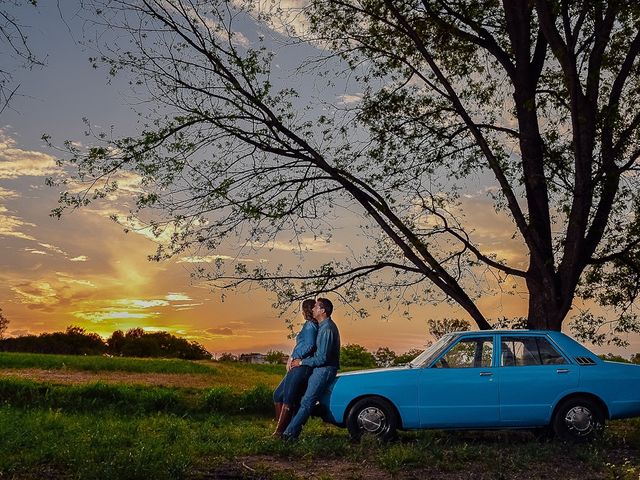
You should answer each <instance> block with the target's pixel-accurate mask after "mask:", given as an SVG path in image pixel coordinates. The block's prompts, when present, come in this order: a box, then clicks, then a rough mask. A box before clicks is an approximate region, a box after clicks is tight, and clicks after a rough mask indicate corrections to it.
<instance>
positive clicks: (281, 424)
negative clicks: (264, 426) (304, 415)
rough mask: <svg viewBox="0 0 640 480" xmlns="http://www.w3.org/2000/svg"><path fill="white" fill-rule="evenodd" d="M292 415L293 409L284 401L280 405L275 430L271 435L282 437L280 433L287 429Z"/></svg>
mask: <svg viewBox="0 0 640 480" xmlns="http://www.w3.org/2000/svg"><path fill="white" fill-rule="evenodd" d="M292 417H293V410H292V409H291V408H290V407H289V405H287V404H286V403H284V404H283V405H282V410H281V411H280V418H278V424H277V425H276V430H275V432H273V433H272V434H271V436H272V437H282V434H283V433H284V431H285V430H286V429H287V426H288V425H289V422H290V421H291V418H292Z"/></svg>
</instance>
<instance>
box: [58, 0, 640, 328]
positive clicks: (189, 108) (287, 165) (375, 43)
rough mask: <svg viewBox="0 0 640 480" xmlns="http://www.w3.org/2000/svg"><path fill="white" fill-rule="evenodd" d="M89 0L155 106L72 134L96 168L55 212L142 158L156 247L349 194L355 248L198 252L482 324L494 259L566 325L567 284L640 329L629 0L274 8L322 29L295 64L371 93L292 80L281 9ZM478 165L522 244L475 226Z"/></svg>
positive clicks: (251, 233) (292, 289)
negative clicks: (313, 258)
mask: <svg viewBox="0 0 640 480" xmlns="http://www.w3.org/2000/svg"><path fill="white" fill-rule="evenodd" d="M93 3H94V4H97V5H96V8H97V9H98V10H99V14H100V15H101V18H102V19H103V20H102V24H103V25H106V26H108V27H109V28H112V27H114V26H117V27H118V32H124V33H125V34H126V39H125V38H124V37H119V38H117V39H116V40H115V41H114V42H113V43H112V44H111V45H110V46H109V47H108V49H106V50H105V51H106V54H105V55H104V56H103V57H102V60H105V61H106V62H107V63H108V64H109V65H110V66H111V67H112V72H117V71H119V70H122V69H124V70H128V71H130V72H132V73H133V75H134V78H135V81H134V82H133V83H134V84H135V85H137V88H138V91H139V92H140V91H141V90H140V88H144V89H146V93H145V94H146V98H147V99H149V100H151V101H152V102H153V104H154V105H155V108H154V109H151V110H150V111H146V112H145V116H146V118H149V121H148V123H147V124H146V125H145V127H144V131H143V132H141V133H140V135H138V136H132V137H128V138H120V139H110V140H109V141H108V142H107V143H108V144H107V145H98V144H96V145H95V146H94V147H93V148H91V149H89V150H88V151H85V150H76V149H74V148H73V147H71V150H72V153H73V155H71V158H70V160H71V163H73V164H74V165H75V166H76V167H77V170H76V173H77V176H78V178H79V179H80V180H82V181H85V182H88V187H87V188H86V189H85V190H82V191H80V192H79V193H78V190H77V187H75V188H76V190H69V191H68V192H65V193H64V194H63V196H62V205H61V207H60V209H58V210H57V213H61V211H62V210H63V209H64V208H66V207H76V206H81V205H84V204H86V203H87V202H89V201H90V200H91V198H95V197H100V196H103V195H105V194H106V193H108V192H109V191H111V190H113V189H116V188H117V183H115V182H113V178H114V176H115V175H117V173H118V172H120V171H122V170H132V171H135V172H137V173H138V174H139V175H140V176H141V177H142V178H143V183H144V185H145V187H146V190H145V192H144V193H142V194H141V195H140V197H139V199H138V204H137V207H138V208H137V210H136V211H135V212H134V214H136V215H140V214H141V212H142V210H143V209H150V210H149V211H153V212H154V213H155V215H154V217H153V220H152V222H153V223H152V225H153V227H154V228H155V229H156V231H158V232H159V231H161V230H163V229H166V228H168V226H169V225H171V230H170V231H171V232H173V236H172V239H171V241H170V242H169V243H168V244H165V245H163V246H162V247H161V248H160V249H159V251H158V253H157V255H156V258H157V259H160V258H163V257H165V256H170V255H175V254H178V253H181V252H184V251H186V250H189V249H198V248H203V249H206V250H209V251H216V249H218V248H220V246H221V245H222V244H223V243H222V242H224V241H225V239H227V238H229V237H232V238H240V239H241V240H242V241H243V242H245V243H243V245H245V246H248V247H249V248H255V247H256V245H267V246H268V244H269V241H271V240H273V239H274V238H281V236H282V235H291V236H293V237H294V238H299V236H300V235H303V234H305V233H309V232H313V233H314V234H315V235H317V236H321V237H325V236H328V235H330V233H331V224H330V222H327V221H325V220H324V219H325V218H326V216H327V215H328V214H330V213H331V212H336V211H343V210H340V209H348V210H349V211H351V212H352V214H353V215H356V214H357V215H360V216H361V217H362V220H361V222H362V223H363V230H364V231H365V234H364V235H363V236H362V241H364V240H366V239H369V240H370V245H368V246H367V248H363V249H361V250H358V251H357V252H356V253H355V254H354V256H353V257H352V258H350V259H348V260H346V261H345V260H343V261H341V262H334V263H331V264H326V265H322V266H321V267H319V268H314V269H312V270H311V271H308V272H306V273H302V272H295V271H294V272H291V271H285V270H284V269H271V270H269V269H267V268H266V267H265V265H261V266H260V267H259V268H255V269H250V268H249V267H248V266H247V264H240V263H238V264H235V269H232V270H229V269H228V268H222V267H221V268H218V269H214V270H213V271H204V270H203V271H202V272H201V274H202V275H204V276H208V278H210V279H212V280H215V281H218V282H219V281H221V280H226V281H227V282H228V283H226V285H231V286H237V285H238V284H242V283H243V282H246V281H254V280H255V281H259V282H262V283H263V284H265V285H267V286H268V287H269V288H274V289H276V290H277V291H278V292H279V293H281V294H282V295H283V296H284V298H288V299H292V298H301V297H302V296H304V295H306V294H309V293H319V292H326V291H339V292H341V294H343V295H345V297H346V298H347V299H350V300H354V299H356V300H357V299H358V298H359V296H361V295H362V292H366V293H367V294H380V295H382V297H383V298H387V297H390V296H392V295H397V296H399V297H403V298H404V300H405V301H407V302H418V301H429V300H432V301H433V300H438V299H440V300H441V299H443V298H444V299H446V300H447V301H450V302H452V303H455V304H457V305H458V306H460V307H462V308H463V309H464V310H465V311H466V312H467V313H468V315H469V316H470V317H471V318H472V319H473V320H474V321H475V323H476V324H477V325H478V327H479V328H489V327H490V325H489V321H488V320H489V319H490V318H491V317H492V312H483V311H481V310H480V309H479V308H478V304H477V298H478V296H479V295H481V294H482V293H483V292H484V291H485V290H486V288H485V284H486V286H487V287H489V284H488V282H487V281H486V280H485V279H486V278H490V277H489V275H486V273H487V272H489V273H491V274H493V278H495V279H496V283H497V284H500V283H501V282H503V281H504V280H505V279H515V280H516V283H517V282H520V284H521V285H523V286H524V287H526V290H527V294H528V301H529V310H528V318H527V321H528V325H529V326H530V327H537V328H550V329H554V330H558V329H560V328H561V326H562V324H563V321H564V320H565V319H566V318H567V315H568V313H569V311H570V309H571V308H572V305H574V300H575V298H576V296H577V297H579V298H583V299H591V300H594V301H596V302H598V303H600V305H603V306H605V307H606V308H607V310H609V314H608V316H606V317H601V318H599V317H598V316H597V315H595V314H591V313H588V312H587V313H585V315H583V320H584V321H583V322H582V323H580V322H576V325H578V326H579V328H581V329H582V331H583V333H585V332H587V333H591V334H596V333H599V332H598V328H599V326H600V325H602V324H603V323H604V322H608V321H611V320H612V319H614V316H615V319H616V320H617V322H616V323H615V328H616V329H618V330H619V331H629V330H637V329H638V323H639V322H638V318H637V316H636V314H635V313H634V310H633V308H634V303H635V301H636V298H637V293H638V286H639V285H640V283H639V280H640V268H639V267H640V257H639V255H640V248H639V244H640V217H639V214H640V197H639V189H638V183H639V182H638V157H639V156H640V142H639V136H640V129H639V125H640V110H638V108H637V105H638V104H639V100H640V71H639V62H638V54H639V52H640V30H639V28H638V25H640V6H639V5H638V4H637V2H636V1H631V0H629V1H616V0H610V1H597V0H588V1H587V0H585V1H568V0H556V1H544V0H537V1H533V0H504V1H503V2H499V1H497V0H402V1H397V0H396V1H394V0H366V1H365V0H363V1H356V0H338V1H336V0H311V1H310V2H309V3H308V4H306V5H305V6H304V7H303V8H302V9H301V10H300V11H296V15H294V16H290V18H294V19H295V20H300V19H303V22H300V24H301V25H302V27H300V26H298V30H297V31H294V30H293V28H288V29H283V28H281V30H287V32H288V35H289V36H288V37H284V38H286V39H288V40H289V42H290V43H292V44H295V43H296V42H300V40H303V41H305V42H309V44H310V45H312V46H314V47H315V48H316V49H317V50H316V55H315V57H314V58H309V59H307V61H305V62H303V64H302V65H301V66H300V69H299V70H298V71H297V73H298V74H299V75H309V74H310V72H312V69H313V68H315V69H321V71H322V73H323V74H326V73H330V75H329V76H328V77H327V75H324V76H323V78H328V81H327V85H328V86H331V85H338V86H339V87H340V88H343V89H344V88H348V89H349V90H346V91H347V93H350V92H361V93H362V95H361V101H359V102H357V103H352V104H347V103H346V102H342V103H341V104H334V105H328V104H327V102H326V99H324V98H322V97H321V95H320V94H318V95H316V96H317V97H319V100H318V104H317V105H316V104H314V103H313V101H312V99H313V98H314V97H313V96H312V95H310V94H309V92H308V91H307V90H305V93H304V98H300V94H299V92H297V91H296V90H295V89H294V88H293V87H294V86H295V85H297V84H298V83H299V81H297V79H296V78H295V77H293V78H290V79H287V78H286V76H284V75H282V74H279V73H278V70H277V69H274V68H272V64H274V62H282V61H285V60H286V59H287V58H285V57H283V54H282V53H281V52H280V51H274V50H273V43H271V41H270V40H269V39H266V40H263V39H262V37H260V38H258V37H257V36H252V35H251V30H252V29H255V28H257V26H261V25H264V24H265V23H266V24H269V25H271V26H272V27H273V26H274V25H285V26H288V27H292V25H291V24H289V25H287V24H286V22H283V21H280V23H278V22H277V21H276V20H282V16H283V15H285V13H286V12H283V11H275V12H271V13H270V14H266V13H265V12H264V11H262V12H260V10H259V7H260V5H261V2H255V3H254V2H246V3H244V4H242V5H241V2H232V1H229V2H224V1H221V0H213V1H212V0H207V1H200V0H157V1H155V0H139V1H138V0H136V1H128V0H111V1H106V2H93ZM258 12H259V13H258ZM278 15H280V18H277V17H278ZM235 25H239V26H240V27H241V28H239V30H243V31H244V34H243V33H241V32H239V31H237V30H236V29H235ZM260 28H262V29H263V30H264V27H260ZM274 28H275V27H274ZM300 28H302V30H301V29H300ZM125 40H126V41H125ZM118 42H120V43H118ZM290 51H291V50H289V52H290ZM332 69H333V71H332ZM318 71H320V70H318ZM343 77H344V78H346V79H347V80H345V82H347V83H346V86H345V84H344V83H341V82H342V80H340V79H341V78H343ZM287 82H288V83H289V84H288V85H287ZM302 88H306V87H304V86H303V87H302ZM343 100H344V98H343ZM474 184H480V185H482V186H483V187H484V189H485V191H486V192H487V195H488V197H487V198H489V199H490V200H491V202H492V205H491V206H489V207H488V208H491V207H493V208H494V209H495V210H496V211H497V212H498V213H499V215H503V216H507V217H508V218H510V219H511V221H512V229H513V238H514V239H515V241H519V242H520V248H521V249H522V251H523V252H525V253H526V255H525V257H526V262H524V264H518V263H516V264H509V262H508V261H507V259H506V258H503V257H501V255H500V253H499V252H498V251H496V249H495V248H494V249H492V248H491V247H490V246H486V245H485V244H483V243H482V242H481V241H480V240H479V236H478V235H477V234H476V233H475V232H474V226H477V224H476V223H474V221H473V220H474V219H473V218H468V217H465V216H464V211H465V209H466V210H469V202H466V201H465V199H464V196H463V195H461V193H465V192H466V191H467V190H469V189H470V188H471V187H470V186H471V185H474ZM74 192H75V193H74ZM479 272H481V273H482V274H484V275H479ZM493 286H495V285H491V287H493ZM438 292H439V293H438ZM438 294H440V295H441V296H440V297H438ZM614 314H615V315H614Z"/></svg>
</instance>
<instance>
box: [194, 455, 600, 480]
mask: <svg viewBox="0 0 640 480" xmlns="http://www.w3.org/2000/svg"><path fill="white" fill-rule="evenodd" d="M187 478H189V479H192V480H195V479H207V480H228V479H239V478H242V479H246V480H271V479H275V478H277V479H282V478H291V479H305V480H316V479H317V480H320V479H340V480H424V479H430V480H495V479H501V480H532V479H536V480H557V479H559V478H561V479H563V480H584V479H587V478H588V479H589V480H601V479H605V478H608V477H607V476H606V475H605V474H604V473H599V472H594V471H593V470H591V469H589V468H585V467H584V466H581V465H575V464H574V465H564V466H562V467H560V468H556V467H555V466H553V465H532V466H531V470H524V471H519V472H509V471H500V470H490V469H489V470H488V469H487V468H486V466H485V465H475V464H469V465H467V466H466V468H463V469H457V470H455V471H443V470H439V469H437V468H435V467H428V466H427V467H425V466H421V467H416V468H405V469H403V470H401V471H398V472H396V473H394V474H391V473H389V472H386V471H384V470H382V469H380V467H378V466H377V465H376V464H375V463H373V462H368V461H362V462H354V461H350V460H345V459H327V460H318V459H314V460H308V459H303V458H300V459H283V458H274V457H268V456H252V457H241V458H237V459H235V460H234V461H232V462H225V463H218V464H216V465H215V466H212V467H210V468H207V467H206V466H202V465H201V466H200V467H197V468H193V469H192V470H191V471H190V472H189V474H188V475H187Z"/></svg>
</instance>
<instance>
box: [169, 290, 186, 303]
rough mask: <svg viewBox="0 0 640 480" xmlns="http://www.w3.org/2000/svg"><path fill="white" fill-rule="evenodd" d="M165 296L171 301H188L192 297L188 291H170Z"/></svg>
mask: <svg viewBox="0 0 640 480" xmlns="http://www.w3.org/2000/svg"><path fill="white" fill-rule="evenodd" d="M164 298H165V299H166V300H169V301H170V302H186V301H187V300H191V297H190V296H189V295H187V294H186V293H176V292H169V294H168V295H167V296H166V297H164Z"/></svg>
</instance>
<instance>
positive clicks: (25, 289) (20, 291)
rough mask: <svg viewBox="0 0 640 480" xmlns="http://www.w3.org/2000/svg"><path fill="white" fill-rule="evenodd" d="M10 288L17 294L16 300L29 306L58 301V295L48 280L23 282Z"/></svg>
mask: <svg viewBox="0 0 640 480" xmlns="http://www.w3.org/2000/svg"><path fill="white" fill-rule="evenodd" d="M11 290H12V291H13V292H14V293H16V294H17V295H18V302H19V303H23V304H28V305H30V306H50V305H55V304H56V303H58V300H59V299H58V296H57V294H56V291H55V290H54V289H53V287H52V286H51V284H50V283H49V282H35V283H33V284H30V283H23V284H20V285H17V286H15V287H11Z"/></svg>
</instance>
